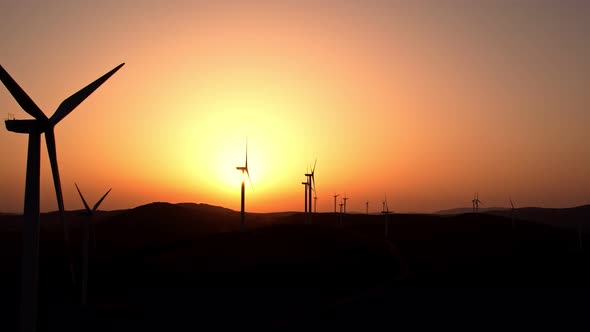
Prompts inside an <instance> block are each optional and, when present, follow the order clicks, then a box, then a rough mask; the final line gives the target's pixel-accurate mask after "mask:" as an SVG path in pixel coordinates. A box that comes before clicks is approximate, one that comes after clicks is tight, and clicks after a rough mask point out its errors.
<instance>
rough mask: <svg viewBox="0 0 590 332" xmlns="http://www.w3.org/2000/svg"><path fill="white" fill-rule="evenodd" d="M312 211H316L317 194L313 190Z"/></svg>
mask: <svg viewBox="0 0 590 332" xmlns="http://www.w3.org/2000/svg"><path fill="white" fill-rule="evenodd" d="M313 213H318V196H317V194H316V192H315V191H314V193H313Z"/></svg>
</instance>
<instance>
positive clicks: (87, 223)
mask: <svg viewBox="0 0 590 332" xmlns="http://www.w3.org/2000/svg"><path fill="white" fill-rule="evenodd" d="M74 185H75V186H76V190H78V194H80V198H81V199H82V203H84V208H85V209H86V215H87V216H88V218H87V220H86V221H85V222H84V240H83V241H82V255H83V259H82V305H86V297H87V294H88V242H90V226H91V217H92V216H94V213H95V212H96V210H97V209H98V207H99V206H100V203H102V201H103V200H104V199H105V197H107V195H108V194H109V193H110V192H111V189H112V188H111V189H109V190H108V191H107V192H106V194H104V195H103V196H102V197H101V198H100V199H99V200H98V202H96V204H94V207H92V210H91V209H90V207H89V206H88V204H87V203H86V200H85V199H84V196H83V195H82V192H81V191H80V188H78V184H76V183H74ZM92 234H93V235H94V236H96V235H95V234H94V228H93V231H92ZM94 241H95V245H96V238H95V240H94Z"/></svg>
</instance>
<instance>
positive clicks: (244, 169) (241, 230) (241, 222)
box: [236, 139, 254, 232]
mask: <svg viewBox="0 0 590 332" xmlns="http://www.w3.org/2000/svg"><path fill="white" fill-rule="evenodd" d="M236 169H237V170H239V171H242V199H241V212H240V232H243V231H244V219H245V216H246V214H245V210H244V208H245V205H246V190H245V187H244V183H245V178H244V172H246V174H247V175H248V181H249V182H250V187H252V191H254V186H253V185H252V179H250V172H248V139H246V164H245V166H243V167H242V166H238V167H236Z"/></svg>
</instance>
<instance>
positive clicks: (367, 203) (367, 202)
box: [365, 201, 369, 214]
mask: <svg viewBox="0 0 590 332" xmlns="http://www.w3.org/2000/svg"><path fill="white" fill-rule="evenodd" d="M365 205H366V206H367V214H369V201H366V202H365Z"/></svg>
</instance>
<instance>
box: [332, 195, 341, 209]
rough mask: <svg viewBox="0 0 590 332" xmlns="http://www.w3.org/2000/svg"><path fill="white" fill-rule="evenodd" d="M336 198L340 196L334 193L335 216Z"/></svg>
mask: <svg viewBox="0 0 590 332" xmlns="http://www.w3.org/2000/svg"><path fill="white" fill-rule="evenodd" d="M338 196H340V194H336V193H334V196H333V197H334V214H336V198H338Z"/></svg>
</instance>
